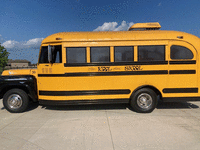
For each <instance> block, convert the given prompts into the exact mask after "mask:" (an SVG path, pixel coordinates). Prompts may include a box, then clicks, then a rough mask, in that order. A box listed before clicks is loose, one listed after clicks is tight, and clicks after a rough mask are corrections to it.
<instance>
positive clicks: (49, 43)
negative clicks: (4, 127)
mask: <svg viewBox="0 0 200 150" xmlns="http://www.w3.org/2000/svg"><path fill="white" fill-rule="evenodd" d="M148 25H150V27H148ZM135 26H137V24H136V25H135ZM158 28H160V27H157V26H156V25H155V26H154V25H152V24H143V26H142V25H141V24H140V27H138V28H137V27H136V28H134V26H133V27H132V28H131V29H138V30H131V29H130V31H119V32H115V31H112V32H111V31H107V32H63V33H57V34H53V35H50V36H48V37H47V38H45V39H44V40H43V41H42V44H41V49H40V55H39V60H38V65H37V69H32V70H26V71H23V70H8V71H4V72H3V76H2V77H1V79H0V92H1V94H2V95H3V96H4V98H3V103H4V106H5V108H6V109H7V110H9V111H10V112H21V111H24V110H25V109H26V108H22V107H23V102H24V101H25V100H24V99H27V97H31V99H32V100H33V101H39V103H40V104H42V105H78V104H81V105H83V104H109V103H130V105H131V106H132V107H133V109H134V110H135V111H137V112H144V113H146V112H151V111H153V109H154V108H155V107H156V104H157V101H158V99H157V97H158V96H159V97H160V99H161V100H163V101H180V102H181V101H198V100H200V91H199V87H200V83H199V80H198V79H199V76H200V73H199V54H198V53H199V50H200V39H199V38H198V37H196V36H194V35H191V34H187V33H183V32H177V31H162V30H154V29H158ZM8 79H9V80H8ZM21 79H24V80H25V81H24V83H23V82H22V81H21ZM26 79H27V80H26ZM1 80H2V81H1ZM29 80H30V81H29ZM1 82H2V83H4V84H2V86H1ZM29 82H30V83H29ZM11 83H15V84H11ZM30 84H31V85H30ZM3 85H8V86H5V87H4V86H3ZM26 87H29V89H27V88H26ZM13 90H14V92H13ZM16 91H17V92H16ZM23 91H24V92H23ZM26 94H27V96H24V95H26ZM16 95H17V96H16ZM24 105H26V103H25V104H24ZM24 107H27V106H24Z"/></svg>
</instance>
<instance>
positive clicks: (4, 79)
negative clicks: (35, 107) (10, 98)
mask: <svg viewBox="0 0 200 150" xmlns="http://www.w3.org/2000/svg"><path fill="white" fill-rule="evenodd" d="M12 88H20V89H23V90H25V91H26V92H27V94H28V95H29V96H30V97H31V99H32V100H33V101H37V82H36V78H35V77H34V76H31V75H18V76H1V77H0V95H1V97H3V95H4V94H5V93H6V92H7V91H8V90H10V89H12Z"/></svg>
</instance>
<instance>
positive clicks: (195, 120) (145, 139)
mask: <svg viewBox="0 0 200 150" xmlns="http://www.w3.org/2000/svg"><path fill="white" fill-rule="evenodd" d="M199 107H200V102H190V103H163V104H159V105H158V107H157V108H156V109H155V110H154V111H153V112H152V113H150V114H139V113H135V112H133V111H132V110H131V109H130V108H129V106H128V105H92V106H91V105H90V106H65V107H42V106H38V105H37V104H32V105H31V107H30V109H29V110H28V111H26V112H24V113H19V114H11V113H9V112H8V111H6V110H5V109H4V107H3V105H2V100H0V108H1V109H0V149H1V150H4V149H5V150H28V149H29V150H144V149H145V150H166V149H167V150H169V149H172V150H179V149H180V150H195V149H196V150H199V149H200V108H199Z"/></svg>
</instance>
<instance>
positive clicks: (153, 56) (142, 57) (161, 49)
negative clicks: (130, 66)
mask: <svg viewBox="0 0 200 150" xmlns="http://www.w3.org/2000/svg"><path fill="white" fill-rule="evenodd" d="M164 60H165V46H164V45H152V46H138V61H164Z"/></svg>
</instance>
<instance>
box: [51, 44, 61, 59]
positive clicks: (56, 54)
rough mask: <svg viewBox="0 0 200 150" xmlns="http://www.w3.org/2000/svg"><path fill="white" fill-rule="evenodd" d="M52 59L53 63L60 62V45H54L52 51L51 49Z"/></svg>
mask: <svg viewBox="0 0 200 150" xmlns="http://www.w3.org/2000/svg"><path fill="white" fill-rule="evenodd" d="M52 57H53V59H52V61H53V63H62V47H61V45H58V46H54V51H53V55H52Z"/></svg>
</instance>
